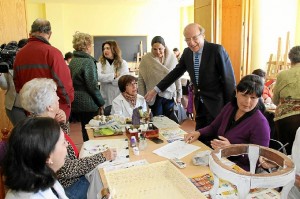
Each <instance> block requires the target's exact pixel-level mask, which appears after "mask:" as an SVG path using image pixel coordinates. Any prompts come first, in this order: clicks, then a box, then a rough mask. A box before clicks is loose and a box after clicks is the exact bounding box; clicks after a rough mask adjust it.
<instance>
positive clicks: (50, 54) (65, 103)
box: [14, 19, 74, 120]
mask: <svg viewBox="0 0 300 199" xmlns="http://www.w3.org/2000/svg"><path fill="white" fill-rule="evenodd" d="M51 34H52V31H51V25H50V22H49V21H47V20H44V19H36V20H35V21H34V22H33V24H32V25H31V31H30V38H29V39H28V43H27V45H26V46H25V47H23V48H22V49H21V50H20V51H19V52H18V54H17V55H16V59H15V62H14V83H15V87H16V91H17V93H19V91H20V89H21V88H22V87H23V85H24V84H25V83H26V82H28V81H30V80H32V79H34V78H50V79H53V80H54V81H55V82H56V84H57V95H58V97H59V107H60V109H62V110H63V111H64V112H65V113H66V117H67V120H68V118H69V116H70V111H71V103H72V101H73V99H74V88H73V83H72V78H71V74H70V69H69V67H68V66H67V65H66V63H65V60H64V58H63V55H62V53H61V52H60V51H59V50H58V49H57V48H55V47H53V46H51V45H50V43H49V39H50V37H51Z"/></svg>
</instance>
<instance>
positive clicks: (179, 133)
mask: <svg viewBox="0 0 300 199" xmlns="http://www.w3.org/2000/svg"><path fill="white" fill-rule="evenodd" d="M159 133H160V134H161V135H162V136H163V137H164V138H165V139H166V140H167V141H168V142H169V143H171V142H174V141H177V140H184V134H187V133H186V132H185V131H184V130H182V129H181V128H179V127H174V128H165V129H161V130H160V131H159Z"/></svg>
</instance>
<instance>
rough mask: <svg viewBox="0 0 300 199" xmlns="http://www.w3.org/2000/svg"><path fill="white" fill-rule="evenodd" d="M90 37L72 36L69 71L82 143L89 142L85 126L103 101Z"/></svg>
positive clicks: (77, 34) (83, 34) (78, 33)
mask: <svg viewBox="0 0 300 199" xmlns="http://www.w3.org/2000/svg"><path fill="white" fill-rule="evenodd" d="M92 47H93V43H92V36H91V35H89V34H86V33H81V32H77V33H75V35H74V36H73V48H74V49H75V51H74V52H73V59H72V60H71V62H70V65H69V67H70V70H71V75H72V80H73V86H74V90H75V94H74V96H75V97H74V101H73V103H72V112H74V113H75V114H77V115H78V118H80V122H81V131H82V137H83V141H87V140H89V138H88V135H87V132H86V129H85V125H86V124H88V123H89V121H90V120H91V119H92V118H93V117H94V116H96V115H97V114H98V110H99V109H102V106H103V105H104V100H103V98H102V96H101V94H100V91H99V89H98V77H97V66H96V62H97V60H95V59H94V58H93V57H92V56H91V52H92Z"/></svg>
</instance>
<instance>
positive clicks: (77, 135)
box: [70, 122, 83, 151]
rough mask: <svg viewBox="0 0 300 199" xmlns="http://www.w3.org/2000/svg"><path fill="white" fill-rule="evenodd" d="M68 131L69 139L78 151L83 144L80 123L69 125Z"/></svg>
mask: <svg viewBox="0 0 300 199" xmlns="http://www.w3.org/2000/svg"><path fill="white" fill-rule="evenodd" d="M70 129H71V131H70V137H71V139H72V140H73V142H74V143H75V145H76V146H77V148H78V150H79V151H80V149H81V146H82V143H83V140H82V133H81V125H80V122H76V123H70Z"/></svg>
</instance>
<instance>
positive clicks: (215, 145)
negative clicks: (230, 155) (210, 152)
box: [210, 136, 231, 149]
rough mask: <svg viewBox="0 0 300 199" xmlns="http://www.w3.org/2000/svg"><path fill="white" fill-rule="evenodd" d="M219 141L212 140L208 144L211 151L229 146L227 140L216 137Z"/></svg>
mask: <svg viewBox="0 0 300 199" xmlns="http://www.w3.org/2000/svg"><path fill="white" fill-rule="evenodd" d="M218 138H219V139H213V140H212V141H211V142H210V144H211V147H212V148H213V149H218V148H220V147H224V146H229V145H231V144H230V142H229V141H228V139H227V138H225V137H223V136H218Z"/></svg>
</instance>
